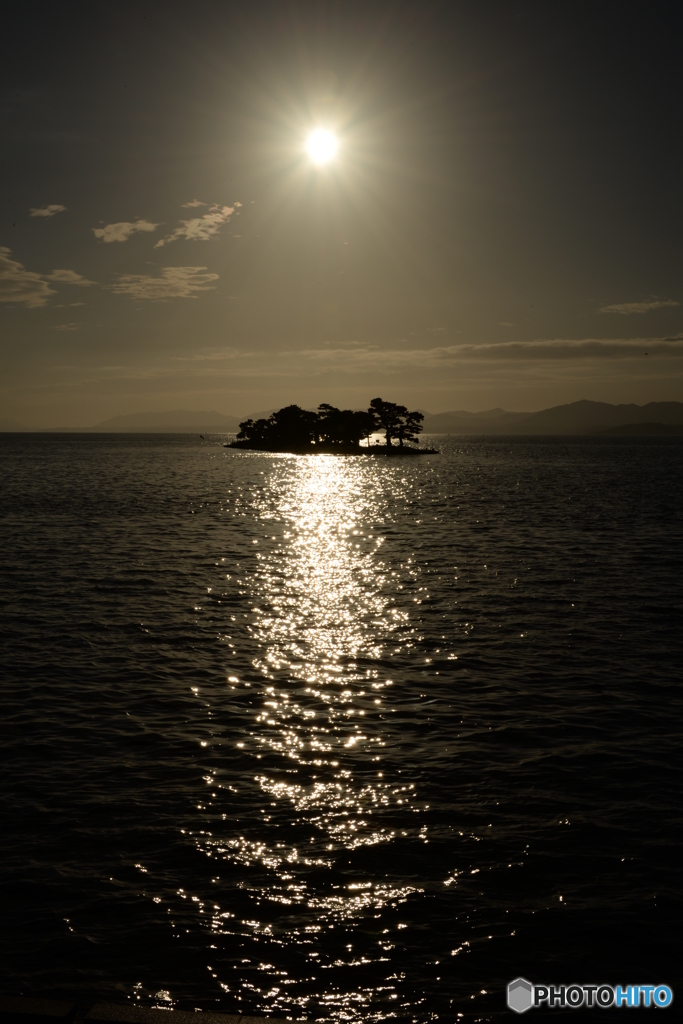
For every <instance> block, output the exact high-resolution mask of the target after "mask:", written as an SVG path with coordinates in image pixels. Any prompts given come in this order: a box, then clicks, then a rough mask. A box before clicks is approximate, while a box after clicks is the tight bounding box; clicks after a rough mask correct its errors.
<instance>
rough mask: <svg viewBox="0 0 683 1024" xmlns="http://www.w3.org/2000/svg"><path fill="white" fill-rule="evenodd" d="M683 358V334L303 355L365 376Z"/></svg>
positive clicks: (331, 350)
mask: <svg viewBox="0 0 683 1024" xmlns="http://www.w3.org/2000/svg"><path fill="white" fill-rule="evenodd" d="M646 353H647V354H648V356H649V357H651V358H652V357H655V358H656V357H668V358H681V357H683V335H682V336H680V337H675V338H628V339H626V338H610V339H594V338H581V339H577V340H565V339H553V340H539V341H517V342H514V341H510V342H500V343H495V344H484V345H449V346H447V347H446V346H444V347H439V348H427V349H385V348H380V347H379V346H378V345H369V346H361V345H358V346H355V345H354V346H349V347H348V348H347V347H340V348H325V349H304V350H301V351H300V352H298V353H294V352H292V353H289V355H290V356H292V357H293V356H296V355H299V356H302V357H304V358H305V359H306V360H308V361H309V362H310V363H312V364H317V365H318V366H319V367H320V368H321V369H322V368H325V369H331V368H335V369H339V370H342V371H343V370H346V371H348V372H352V373H353V372H360V371H363V370H366V369H369V368H375V367H377V368H382V367H384V368H385V369H387V370H389V369H393V370H400V369H403V368H408V367H424V368H426V369H428V368H434V369H438V368H439V367H443V366H449V365H455V364H457V363H462V362H468V363H476V362H489V361H498V362H520V361H523V362H529V361H549V360H552V361H567V360H571V361H576V360H594V359H600V360H604V359H642V358H643V356H644V355H645V354H646Z"/></svg>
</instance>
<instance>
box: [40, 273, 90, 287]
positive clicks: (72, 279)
mask: <svg viewBox="0 0 683 1024" xmlns="http://www.w3.org/2000/svg"><path fill="white" fill-rule="evenodd" d="M45 277H46V279H47V280H48V281H55V282H56V283H57V284H77V285H79V286H80V287H81V288H89V287H90V285H91V284H95V281H89V280H88V279H87V277H82V276H81V275H80V274H77V273H76V271H75V270H52V271H50V273H49V274H46V275H45Z"/></svg>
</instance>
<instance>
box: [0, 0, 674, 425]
mask: <svg viewBox="0 0 683 1024" xmlns="http://www.w3.org/2000/svg"><path fill="white" fill-rule="evenodd" d="M676 14H677V11H676V8H675V5H673V4H670V3H650V4H647V5H645V4H642V3H638V4H633V3H627V2H620V3H600V2H593V3H590V4H589V3H582V2H577V3H572V4H548V3H547V0H542V2H531V3H530V2H526V3H525V2H520V3H517V2H515V0H504V2H488V0H477V2H474V0H473V2H469V3H458V2H457V0H450V2H447V3H441V2H430V0H422V2H420V3H415V2H412V0H411V2H409V3H403V2H393V3H375V2H372V0H362V2H361V0H359V2H353V0H310V2H309V0H297V2H287V0H277V2H274V3H271V2H262V0H250V2H249V3H244V2H241V3H232V2H230V0H221V2H207V0H194V2H193V3H192V4H188V3H182V4H178V3H175V2H174V0H165V2H163V3H162V2H155V3H151V2H145V0H140V2H137V3H135V4H132V3H127V2H125V0H122V2H120V3H116V4H111V5H102V4H98V5H89V6H87V7H86V6H85V5H82V4H73V3H65V4H62V5H40V4H33V5H15V10H14V11H13V12H12V13H11V14H10V15H7V16H6V20H5V29H4V32H3V34H4V36H5V41H6V46H5V54H4V56H3V62H2V66H0V130H1V132H2V139H3V145H2V153H1V155H0V175H1V180H2V192H1V193H0V403H1V408H0V419H2V420H15V421H18V422H20V423H22V424H25V425H26V426H28V427H31V428H34V429H38V428H41V427H46V428H47V427H69V426H73V427H83V426H88V425H90V424H93V423H96V422H99V421H101V420H103V419H106V418H108V417H110V416H115V415H120V414H127V413H136V412H148V411H165V410H172V409H192V410H216V411H218V412H221V413H225V414H233V415H248V414H250V413H253V412H255V411H260V410H263V409H270V408H275V407H278V406H281V405H285V404H289V403H291V402H296V403H298V404H300V405H303V406H306V407H310V408H313V407H315V406H317V405H318V404H319V403H320V402H323V401H326V402H330V403H332V404H334V405H339V406H342V407H352V408H363V407H365V406H367V404H368V402H369V400H370V399H371V398H373V397H375V396H376V395H381V396H382V397H383V398H385V399H387V400H391V401H397V402H401V403H403V404H406V405H408V406H409V407H411V408H420V409H423V410H426V411H429V412H433V413H436V412H443V411H447V410H458V409H464V410H471V411H481V410H485V409H490V408H494V407H502V408H505V409H508V410H513V411H524V410H528V411H533V410H536V409H541V408H545V407H548V406H551V405H557V404H561V403H565V402H572V401H577V400H579V399H582V398H588V399H594V400H597V401H607V402H637V403H639V404H643V403H646V402H649V401H663V400H666V401H671V400H675V401H681V400H683V305H682V303H683V289H682V288H681V269H682V265H681V264H682V259H681V240H682V239H683V230H682V229H683V215H682V209H683V207H682V203H681V181H683V173H682V172H683V167H682V166H681V164H682V160H681V155H682V151H683V141H682V139H683V133H682V132H681V104H682V92H681V89H680V81H679V65H680V56H679V52H678V45H679V44H678V39H679V25H678V23H677V17H676ZM8 41H9V45H7V44H8ZM316 128H324V129H326V130H328V131H330V132H333V133H334V134H335V136H336V138H337V140H338V151H337V155H336V157H335V159H334V160H332V161H331V162H330V163H328V164H326V165H324V166H316V165H315V164H314V163H312V161H311V160H310V158H309V156H308V154H307V152H306V148H305V147H306V139H307V137H308V135H309V133H310V132H311V131H313V130H314V129H316ZM645 353H647V355H646V354H645Z"/></svg>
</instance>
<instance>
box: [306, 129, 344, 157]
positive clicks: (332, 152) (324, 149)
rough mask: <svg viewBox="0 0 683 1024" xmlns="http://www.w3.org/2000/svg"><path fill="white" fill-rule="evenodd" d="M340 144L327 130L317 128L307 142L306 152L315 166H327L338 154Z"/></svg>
mask: <svg viewBox="0 0 683 1024" xmlns="http://www.w3.org/2000/svg"><path fill="white" fill-rule="evenodd" d="M338 148H339V143H338V142H337V139H336V138H335V136H334V135H333V134H332V132H328V131H327V130H326V129H325V128H317V129H316V130H315V131H314V132H311V134H310V135H309V136H308V139H307V140H306V152H307V153H308V155H309V156H310V158H311V160H312V161H313V163H314V164H327V163H329V162H330V160H332V159H333V157H335V156H336V154H337V149H338Z"/></svg>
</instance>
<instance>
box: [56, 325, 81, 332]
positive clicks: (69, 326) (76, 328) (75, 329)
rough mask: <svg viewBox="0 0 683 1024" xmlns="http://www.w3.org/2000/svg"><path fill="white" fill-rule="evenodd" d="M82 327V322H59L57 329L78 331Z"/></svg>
mask: <svg viewBox="0 0 683 1024" xmlns="http://www.w3.org/2000/svg"><path fill="white" fill-rule="evenodd" d="M80 327H81V325H80V324H57V326H56V327H55V330H56V331H78V330H79V329H80Z"/></svg>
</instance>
